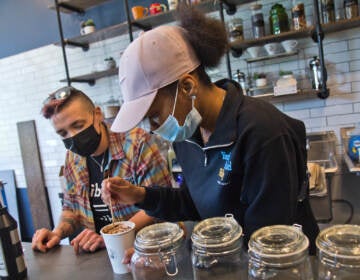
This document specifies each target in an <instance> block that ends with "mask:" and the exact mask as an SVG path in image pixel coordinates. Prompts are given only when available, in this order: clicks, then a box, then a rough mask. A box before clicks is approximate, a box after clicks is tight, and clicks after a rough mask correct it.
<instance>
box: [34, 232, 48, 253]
mask: <svg viewBox="0 0 360 280" xmlns="http://www.w3.org/2000/svg"><path fill="white" fill-rule="evenodd" d="M50 233H51V232H50V230H48V229H46V228H42V229H39V230H36V231H35V233H34V236H33V238H32V243H31V248H32V249H33V250H38V251H40V252H43V253H45V252H46V250H47V247H46V242H47V241H48V240H49V236H50Z"/></svg>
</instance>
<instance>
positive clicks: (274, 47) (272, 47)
mask: <svg viewBox="0 0 360 280" xmlns="http://www.w3.org/2000/svg"><path fill="white" fill-rule="evenodd" d="M264 48H265V50H266V52H267V53H268V54H269V55H275V54H277V53H279V51H280V44H279V43H268V44H266V45H265V46H264Z"/></svg>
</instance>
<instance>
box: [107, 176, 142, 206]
mask: <svg viewBox="0 0 360 280" xmlns="http://www.w3.org/2000/svg"><path fill="white" fill-rule="evenodd" d="M144 197H145V189H144V188H142V187H137V186H134V185H132V184H131V183H129V182H128V181H127V180H124V179H122V178H120V177H112V178H108V179H105V180H104V181H103V182H102V188H101V198H102V200H103V201H104V202H105V203H106V204H108V205H109V204H110V200H113V201H116V202H117V203H122V204H129V205H133V204H135V203H139V202H142V201H143V200H144Z"/></svg>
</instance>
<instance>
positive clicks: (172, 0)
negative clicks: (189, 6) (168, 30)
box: [168, 0, 179, 10]
mask: <svg viewBox="0 0 360 280" xmlns="http://www.w3.org/2000/svg"><path fill="white" fill-rule="evenodd" d="M178 2H179V1H178V0H168V5H169V10H175V9H176V7H177V5H178Z"/></svg>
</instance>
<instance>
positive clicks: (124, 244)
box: [100, 221, 135, 274]
mask: <svg viewBox="0 0 360 280" xmlns="http://www.w3.org/2000/svg"><path fill="white" fill-rule="evenodd" d="M100 234H101V236H102V237H103V239H104V243H105V246H106V250H107V252H108V256H109V259H110V262H111V266H112V269H113V271H114V273H116V274H124V273H128V272H130V271H129V269H128V267H127V265H126V264H123V263H122V260H123V258H124V254H125V250H126V249H129V248H131V247H133V244H134V240H135V224H134V223H133V222H130V221H121V222H116V223H113V224H109V225H106V226H104V227H103V228H102V229H101V230H100Z"/></svg>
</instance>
